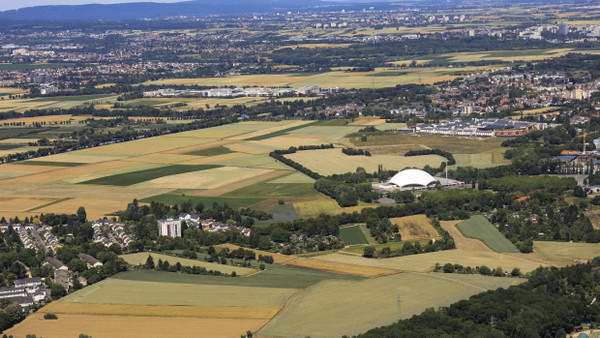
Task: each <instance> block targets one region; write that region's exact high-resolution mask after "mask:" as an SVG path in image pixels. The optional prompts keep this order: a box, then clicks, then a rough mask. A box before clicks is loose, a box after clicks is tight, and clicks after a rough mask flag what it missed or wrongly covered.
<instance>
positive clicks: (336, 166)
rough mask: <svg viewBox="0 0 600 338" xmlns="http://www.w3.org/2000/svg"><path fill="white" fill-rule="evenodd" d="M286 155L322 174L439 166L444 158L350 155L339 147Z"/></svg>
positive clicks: (429, 156)
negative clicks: (380, 168) (357, 169)
mask: <svg viewBox="0 0 600 338" xmlns="http://www.w3.org/2000/svg"><path fill="white" fill-rule="evenodd" d="M285 157H287V158H289V159H291V160H294V161H296V162H298V163H300V164H302V165H303V166H305V167H307V168H308V169H310V170H312V171H316V172H318V173H319V174H321V175H332V174H343V173H346V172H350V171H352V172H354V171H356V168H358V167H362V168H365V170H366V171H367V172H369V173H372V172H376V171H377V168H378V165H380V164H383V167H384V168H385V169H395V170H402V169H404V168H406V167H418V168H423V167H425V166H426V165H429V166H431V167H438V166H439V165H440V164H441V163H442V161H443V159H442V157H441V156H438V155H422V156H411V157H403V156H393V155H373V156H348V155H346V154H344V153H342V150H341V149H339V148H334V149H319V150H305V151H298V152H296V153H293V154H288V155H285Z"/></svg>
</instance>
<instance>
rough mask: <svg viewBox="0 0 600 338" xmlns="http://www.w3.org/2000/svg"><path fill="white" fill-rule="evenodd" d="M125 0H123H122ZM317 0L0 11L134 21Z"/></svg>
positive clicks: (19, 16) (8, 15) (23, 16)
mask: <svg viewBox="0 0 600 338" xmlns="http://www.w3.org/2000/svg"><path fill="white" fill-rule="evenodd" d="M124 1H126V0H124ZM328 4H331V3H326V2H323V1H320V0H301V1H297V0H225V1H214V0H192V1H183V2H176V3H153V2H138V3H122V4H106V5H102V4H90V5H57V6H36V7H27V8H21V9H16V10H8V11H3V12H0V19H13V20H61V21H62V20H135V19H144V18H148V19H157V18H166V17H174V16H197V17H202V16H207V15H214V14H217V15H238V14H251V13H261V12H269V11H279V10H281V11H283V10H294V9H301V8H308V7H314V6H319V5H328Z"/></svg>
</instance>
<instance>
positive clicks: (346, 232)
mask: <svg viewBox="0 0 600 338" xmlns="http://www.w3.org/2000/svg"><path fill="white" fill-rule="evenodd" d="M340 239H341V240H342V241H344V243H345V244H346V245H356V244H369V241H367V237H366V236H365V234H364V233H363V232H362V229H361V228H360V226H358V225H354V226H349V227H344V228H341V229H340Z"/></svg>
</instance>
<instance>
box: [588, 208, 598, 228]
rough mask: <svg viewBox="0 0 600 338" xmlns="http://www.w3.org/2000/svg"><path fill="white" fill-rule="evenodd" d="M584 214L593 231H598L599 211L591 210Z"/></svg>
mask: <svg viewBox="0 0 600 338" xmlns="http://www.w3.org/2000/svg"><path fill="white" fill-rule="evenodd" d="M584 213H585V215H586V216H587V217H588V218H589V219H590V222H592V226H593V227H594V229H597V230H600V209H592V210H590V211H586V212H584Z"/></svg>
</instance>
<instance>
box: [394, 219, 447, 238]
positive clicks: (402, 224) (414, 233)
mask: <svg viewBox="0 0 600 338" xmlns="http://www.w3.org/2000/svg"><path fill="white" fill-rule="evenodd" d="M390 221H391V222H392V224H395V225H397V226H398V230H399V232H400V235H401V236H402V237H401V238H402V240H403V241H412V240H416V239H432V238H440V237H441V236H440V234H439V233H438V232H437V230H435V228H434V227H433V225H432V224H431V222H430V221H429V219H428V218H427V216H426V215H413V216H405V217H396V218H390Z"/></svg>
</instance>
